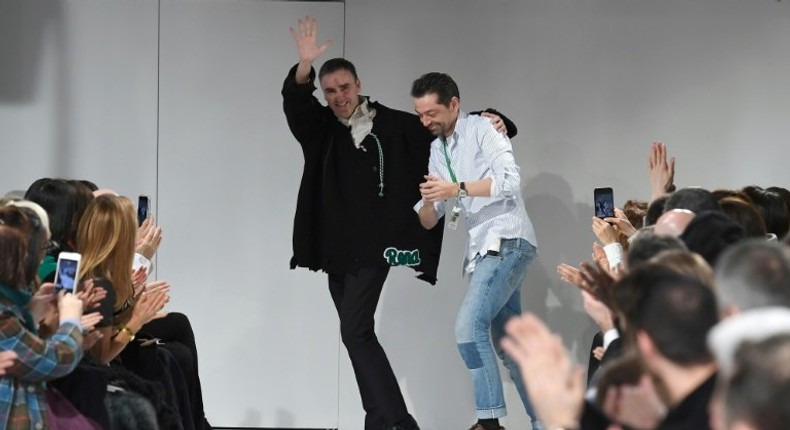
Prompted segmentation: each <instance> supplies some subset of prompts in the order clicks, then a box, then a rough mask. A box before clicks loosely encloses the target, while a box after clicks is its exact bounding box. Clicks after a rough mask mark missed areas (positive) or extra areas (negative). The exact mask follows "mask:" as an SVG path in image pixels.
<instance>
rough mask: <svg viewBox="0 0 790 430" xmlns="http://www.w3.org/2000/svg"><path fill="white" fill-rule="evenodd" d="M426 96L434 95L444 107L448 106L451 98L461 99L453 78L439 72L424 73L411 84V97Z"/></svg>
mask: <svg viewBox="0 0 790 430" xmlns="http://www.w3.org/2000/svg"><path fill="white" fill-rule="evenodd" d="M426 94H436V96H437V98H438V102H439V103H440V104H442V105H444V106H450V100H452V99H453V97H456V98H458V99H460V98H461V94H460V93H459V92H458V85H457V84H456V83H455V81H454V80H453V78H451V77H450V75H448V74H446V73H439V72H430V73H426V74H424V75H422V76H420V77H419V78H418V79H417V80H415V81H414V82H413V83H412V84H411V96H412V97H414V98H420V97H423V96H424V95H426Z"/></svg>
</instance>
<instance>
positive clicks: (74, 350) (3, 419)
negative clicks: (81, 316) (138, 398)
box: [0, 300, 82, 429]
mask: <svg viewBox="0 0 790 430" xmlns="http://www.w3.org/2000/svg"><path fill="white" fill-rule="evenodd" d="M22 321H24V319H23V317H22V313H21V311H20V309H19V308H18V307H16V306H14V305H12V304H10V302H7V301H3V300H0V350H4V351H15V352H16V353H17V355H18V356H19V358H17V360H16V362H15V363H14V365H13V366H12V367H11V368H9V369H7V370H6V373H5V375H3V376H2V379H0V428H2V429H45V428H48V424H47V418H46V403H45V401H44V390H45V389H46V384H45V381H48V380H51V379H55V378H58V377H61V376H63V375H66V374H68V373H70V372H71V371H72V370H74V368H75V367H76V366H77V363H79V361H80V359H81V358H82V333H81V332H80V328H79V326H78V325H76V324H74V323H71V322H64V323H63V324H61V326H60V328H59V329H58V331H57V332H55V334H54V335H53V336H52V337H51V338H50V339H47V340H44V339H41V338H39V337H38V336H37V335H36V334H35V333H32V332H30V331H29V330H28V329H26V328H25V327H24V325H23V324H22Z"/></svg>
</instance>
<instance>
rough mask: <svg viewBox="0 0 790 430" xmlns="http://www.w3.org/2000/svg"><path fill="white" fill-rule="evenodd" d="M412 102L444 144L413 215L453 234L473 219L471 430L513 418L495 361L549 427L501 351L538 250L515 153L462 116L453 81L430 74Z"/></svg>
mask: <svg viewBox="0 0 790 430" xmlns="http://www.w3.org/2000/svg"><path fill="white" fill-rule="evenodd" d="M411 95H412V97H413V98H414V107H415V110H416V111H417V114H418V115H419V117H420V120H421V121H422V124H423V125H424V126H425V127H426V128H427V129H428V130H430V131H431V133H432V134H433V135H435V136H436V137H437V138H436V139H435V140H434V141H433V143H432V144H431V147H430V148H431V155H430V160H429V165H428V170H429V171H430V172H431V174H430V175H428V176H426V182H424V183H423V184H421V185H420V193H421V194H422V197H423V198H422V200H420V201H419V202H417V204H416V205H415V206H414V209H415V211H417V212H418V214H419V216H420V222H422V225H423V227H425V228H426V229H433V228H435V226H436V225H437V223H438V222H439V219H440V218H442V217H443V216H445V215H446V216H447V217H449V224H448V225H449V227H450V228H455V225H456V223H457V219H458V217H459V216H460V215H461V214H462V213H463V214H464V216H465V217H466V227H467V229H468V234H469V245H468V249H467V252H466V258H465V261H464V265H465V269H466V272H467V273H469V274H471V276H470V278H469V290H468V291H467V294H466V297H465V298H464V302H463V304H462V305H461V309H460V310H459V312H458V318H457V320H456V326H455V337H456V343H457V344H458V351H459V352H460V354H461V358H462V359H463V360H464V363H465V364H466V366H467V368H468V369H469V371H470V373H471V376H472V383H473V387H474V397H475V409H476V416H477V419H478V421H477V423H475V425H474V426H472V429H473V430H498V429H501V428H502V427H500V425H499V418H501V417H503V416H505V415H506V414H507V409H506V408H505V399H504V394H503V390H502V380H501V378H500V376H499V368H498V364H497V360H496V355H499V357H500V358H501V359H502V360H503V362H504V364H505V366H506V367H507V368H508V370H509V371H510V377H511V379H512V380H513V382H515V384H516V388H517V390H518V393H519V396H521V400H522V402H523V403H524V408H525V409H526V410H527V413H528V414H529V415H530V417H531V418H532V419H533V422H532V428H538V429H539V428H542V427H541V424H540V423H539V422H538V421H536V420H535V414H534V412H533V411H532V406H531V403H530V401H529V398H528V397H527V393H526V391H525V389H524V384H523V381H522V380H521V377H520V376H519V370H518V367H517V365H516V363H515V362H514V361H513V360H512V359H511V358H510V357H509V356H505V355H504V354H503V352H502V349H501V347H500V346H499V343H500V342H499V341H500V339H501V338H502V337H503V336H504V328H505V323H506V322H507V320H508V319H509V318H511V317H513V316H517V315H519V314H520V313H521V283H522V282H523V281H524V277H525V276H526V272H527V266H528V265H529V263H530V262H531V261H532V260H533V259H534V258H535V255H536V251H537V249H536V243H537V241H536V239H535V231H534V229H533V227H532V222H531V221H530V219H529V216H528V215H527V211H526V209H525V207H524V201H523V199H522V197H521V176H520V174H519V167H518V166H517V165H516V161H515V159H514V158H513V148H512V146H511V144H510V141H509V140H508V139H507V137H505V136H503V135H502V134H500V133H497V132H496V130H494V128H493V127H492V126H491V124H490V123H489V122H488V121H486V120H483V119H481V118H478V117H473V116H469V115H467V114H465V113H464V112H462V111H461V109H460V95H459V92H458V86H457V85H456V83H455V81H453V79H452V78H451V77H450V76H448V75H446V74H443V73H427V74H425V75H423V76H422V77H420V78H419V79H417V80H416V81H414V83H413V85H412V91H411ZM451 207H452V209H451ZM492 338H493V339H492ZM492 341H493V344H494V345H496V346H497V348H496V351H495V350H494V348H493V347H492Z"/></svg>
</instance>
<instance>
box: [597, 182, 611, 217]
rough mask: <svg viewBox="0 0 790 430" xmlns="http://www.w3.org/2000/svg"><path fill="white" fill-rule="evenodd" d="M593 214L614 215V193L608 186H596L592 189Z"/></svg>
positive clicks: (601, 215) (600, 215)
mask: <svg viewBox="0 0 790 430" xmlns="http://www.w3.org/2000/svg"><path fill="white" fill-rule="evenodd" d="M593 194H594V200H595V216H597V217H598V218H607V217H613V216H614V194H613V193H612V189H611V188H610V187H606V188H596V189H595V191H594V193H593Z"/></svg>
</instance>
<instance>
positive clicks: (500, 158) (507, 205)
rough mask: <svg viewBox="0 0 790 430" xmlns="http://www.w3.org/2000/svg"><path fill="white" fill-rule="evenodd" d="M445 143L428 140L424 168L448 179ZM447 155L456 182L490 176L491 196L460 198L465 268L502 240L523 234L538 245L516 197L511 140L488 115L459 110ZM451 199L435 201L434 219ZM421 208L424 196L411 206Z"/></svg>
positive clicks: (517, 177) (516, 171)
mask: <svg viewBox="0 0 790 430" xmlns="http://www.w3.org/2000/svg"><path fill="white" fill-rule="evenodd" d="M444 145H445V143H444V142H443V141H442V139H440V138H436V139H435V140H434V141H433V142H432V143H431V157H430V160H429V161H428V169H429V172H431V174H432V175H437V176H439V177H441V178H443V179H445V180H447V181H450V182H452V175H450V169H449V168H448V167H447V159H446V157H445V151H444V149H443V146H444ZM447 154H448V155H449V158H450V166H451V167H452V170H453V173H455V177H456V179H457V180H458V182H470V181H477V180H481V179H486V178H491V179H492V180H493V184H492V186H491V197H465V198H461V199H459V200H460V207H461V208H462V212H463V214H464V215H465V216H466V227H467V229H468V231H469V239H468V243H467V252H466V256H465V258H464V267H465V268H466V270H467V271H468V272H471V271H472V270H474V261H475V257H476V256H477V255H478V254H481V255H482V254H485V253H486V252H487V251H488V250H495V251H498V250H499V242H500V241H501V240H502V239H515V238H522V239H526V240H527V241H528V242H529V243H531V244H532V245H534V246H535V247H537V245H538V242H537V239H536V237H535V229H534V228H533V226H532V221H530V219H529V215H527V210H526V208H525V207H524V199H523V198H522V197H521V175H520V174H519V170H520V169H519V167H518V166H517V165H516V160H515V158H513V147H512V145H511V144H510V140H508V138H507V137H506V136H504V135H502V134H500V133H498V132H497V131H496V130H495V129H494V126H493V125H492V124H491V121H490V120H489V119H488V118H485V117H481V116H477V115H467V114H466V113H464V112H460V113H459V115H458V121H457V122H456V124H455V130H454V131H453V134H452V135H451V136H450V137H448V138H447ZM454 201H455V199H452V200H450V201H449V202H448V201H441V202H435V203H434V208H435V209H436V213H437V214H438V215H439V217H442V216H444V215H445V213H446V212H447V211H448V210H449V209H452V205H453V204H454ZM422 206H423V200H420V201H419V202H417V204H416V205H414V210H415V211H417V212H419V210H420V208H422Z"/></svg>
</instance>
